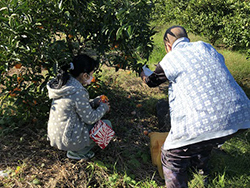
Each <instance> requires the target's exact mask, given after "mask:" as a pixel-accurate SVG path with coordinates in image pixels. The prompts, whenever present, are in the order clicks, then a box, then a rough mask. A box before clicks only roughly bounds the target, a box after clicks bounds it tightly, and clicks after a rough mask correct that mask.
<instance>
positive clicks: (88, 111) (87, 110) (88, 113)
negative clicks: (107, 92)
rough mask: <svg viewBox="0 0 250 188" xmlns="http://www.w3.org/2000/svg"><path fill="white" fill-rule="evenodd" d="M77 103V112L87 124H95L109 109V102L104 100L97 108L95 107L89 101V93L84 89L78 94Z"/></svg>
mask: <svg viewBox="0 0 250 188" xmlns="http://www.w3.org/2000/svg"><path fill="white" fill-rule="evenodd" d="M75 104H76V112H77V114H78V115H79V116H80V118H81V120H82V121H83V122H84V123H86V124H93V123H95V122H96V121H98V120H100V119H101V118H102V117H103V116H104V114H105V113H106V112H107V111H108V110H109V106H108V104H105V103H102V102H101V103H100V105H99V106H98V107H97V108H96V109H93V108H92V107H91V105H90V103H89V95H88V93H87V92H84V91H82V92H79V94H77V95H76V102H75Z"/></svg>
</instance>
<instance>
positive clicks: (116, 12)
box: [0, 0, 250, 188]
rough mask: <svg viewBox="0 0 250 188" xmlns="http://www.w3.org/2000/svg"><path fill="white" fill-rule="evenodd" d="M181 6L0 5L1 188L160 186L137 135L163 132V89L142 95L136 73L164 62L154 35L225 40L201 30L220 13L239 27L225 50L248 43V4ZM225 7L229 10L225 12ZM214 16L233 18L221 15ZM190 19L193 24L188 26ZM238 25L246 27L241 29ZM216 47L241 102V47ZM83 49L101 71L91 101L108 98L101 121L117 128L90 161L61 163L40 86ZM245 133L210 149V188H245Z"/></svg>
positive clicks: (49, 0)
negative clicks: (49, 136) (182, 29)
mask: <svg viewBox="0 0 250 188" xmlns="http://www.w3.org/2000/svg"><path fill="white" fill-rule="evenodd" d="M179 2H180V3H182V4H174V3H177V1H171V2H170V1H164V0H159V1H132V0H131V1H130V0H127V1H120V0H115V1H108V0H107V1H90V0H87V1H78V0H71V1H69V0H65V1H56V0H39V1H32V0H25V1H24V0H23V1H21V0H19V1H18V0H2V1H0V5H1V6H0V7H1V8H0V20H1V22H0V35H1V37H0V72H1V95H0V97H1V115H0V158H1V161H0V171H1V170H5V171H4V172H6V173H8V177H6V178H2V177H0V187H1V186H3V187H15V186H16V187H65V186H67V187H150V188H151V187H164V180H162V179H161V178H160V177H159V174H158V172H157V168H156V167H154V166H152V165H151V160H150V151H149V138H148V137H147V136H145V135H144V134H143V132H144V130H145V129H147V130H148V129H151V130H152V131H160V132H161V131H162V132H163V131H165V129H164V127H158V123H157V117H156V110H155V105H156V103H157V101H158V100H159V99H162V98H165V97H166V95H167V84H165V85H161V86H160V87H159V88H154V89H151V88H148V87H147V86H146V85H144V84H142V82H141V79H140V78H139V77H138V74H137V73H136V71H139V69H140V67H141V66H142V64H144V63H145V62H146V61H147V62H146V63H147V64H148V65H149V67H150V68H151V69H154V65H155V64H156V63H157V62H159V61H160V60H161V59H162V57H163V56H164V54H165V51H164V46H163V43H162V36H163V34H164V32H165V29H166V28H167V27H168V26H171V25H172V24H173V22H175V24H177V23H180V24H181V23H182V24H185V26H186V27H187V28H189V27H190V28H189V37H190V38H191V41H197V40H204V41H206V42H209V40H211V39H210V38H209V37H208V36H210V37H212V36H213V35H216V34H217V33H219V34H221V35H223V34H224V33H223V32H224V30H225V27H224V26H223V27H224V28H223V27H220V28H219V31H220V32H215V33H213V32H210V31H207V30H211V31H212V30H214V31H215V30H216V29H217V28H216V27H215V26H216V24H217V25H219V26H220V25H221V19H222V18H221V16H223V15H227V16H225V17H224V18H225V19H224V18H223V19H224V20H223V19H222V20H223V23H225V24H226V23H227V22H228V23H231V24H232V26H233V27H230V26H229V25H228V29H229V30H230V29H231V30H232V29H233V28H238V30H237V29H236V30H235V29H233V31H229V30H228V32H229V34H232V36H231V38H230V37H228V40H232V42H231V43H232V44H234V43H235V41H234V40H236V41H239V39H240V38H241V37H242V36H244V39H242V40H245V39H247V37H248V36H249V35H248V33H249V32H248V30H249V29H248V28H249V18H248V17H247V14H249V12H248V11H249V9H248V7H249V1H235V0H231V1H228V0H227V1H222V2H219V1H198V2H197V3H194V1H190V7H187V6H186V4H185V3H186V1H179ZM179 2H178V3H179ZM223 3H227V5H229V4H230V5H231V6H229V7H224V6H223ZM214 4H216V6H214ZM174 5H175V7H174V8H173V9H170V7H171V6H174ZM192 7H193V10H192ZM216 7H217V9H218V10H216V11H217V12H216V13H214V12H213V11H214V8H216ZM235 7H237V9H236V8H235ZM239 7H240V8H239ZM238 8H239V9H238ZM219 9H221V10H224V9H226V10H228V11H229V10H232V11H231V12H230V14H228V13H227V12H224V13H222V12H220V10H219ZM181 10H183V11H184V12H185V14H183V11H181ZM198 10H199V11H200V12H197V14H193V13H192V11H194V12H195V11H198ZM208 10H209V11H208ZM236 10H238V12H237V11H236ZM172 11H177V12H176V13H174V12H172ZM178 11H179V12H178ZM202 11H204V12H203V13H202ZM244 11H245V12H244ZM177 13H181V15H182V16H183V17H185V19H186V20H188V19H190V21H189V23H190V24H187V23H188V21H186V22H185V23H184V22H180V21H178V19H177V18H175V17H178V14H177ZM217 13H218V17H217ZM190 15H192V16H190ZM209 15H210V16H209ZM234 15H236V16H237V15H238V17H234ZM179 16H180V15H179ZM230 16H231V17H230ZM196 18H199V19H203V22H204V23H207V24H211V25H209V27H207V29H205V27H206V24H204V23H203V22H201V21H200V20H199V19H196ZM214 18H217V20H214ZM241 18H244V19H241ZM245 18H246V19H245ZM206 19H208V20H210V21H211V22H207V21H206ZM167 20H171V23H167V22H166V21H167ZM192 20H193V21H195V22H197V23H195V24H193V25H192V24H191V23H192ZM230 20H231V21H230ZM244 20H245V21H244ZM199 21H200V22H199ZM229 21H230V22H229ZM213 22H215V23H216V24H213ZM243 22H244V24H245V25H241V24H243ZM162 23H163V27H159V26H160V25H162ZM202 23H203V24H202ZM233 23H234V24H235V26H234V24H233ZM199 24H202V27H201V29H203V30H204V31H203V32H201V31H197V32H196V31H195V28H196V27H194V26H195V25H199ZM154 26H156V27H155V28H154ZM213 27H215V28H213ZM242 27H244V28H246V29H243V30H242ZM211 28H213V29H211ZM222 28H223V29H222ZM192 29H193V30H194V31H193V32H194V34H193V33H191V31H192ZM205 30H206V32H205ZM156 31H157V33H156V34H155V32H156ZM236 31H237V32H236ZM209 32H210V33H209ZM237 36H238V37H237ZM216 37H217V35H216ZM216 37H215V38H216ZM226 37H227V36H226ZM234 37H235V38H234ZM223 41H224V40H223V38H222V37H221V36H220V37H217V38H216V40H215V47H216V48H217V49H218V50H219V51H220V53H222V54H223V55H224V56H225V59H226V64H227V66H228V67H229V70H230V72H231V73H232V74H233V76H234V77H235V79H236V81H237V82H238V83H239V84H240V85H241V86H242V88H243V89H244V91H245V92H246V94H247V95H248V97H249V96H250V85H249V84H250V82H249V80H250V66H249V60H247V59H246V55H245V52H246V48H247V49H248V46H246V47H244V46H241V44H244V45H245V44H246V42H242V43H241V44H237V45H235V46H234V47H232V46H233V45H227V44H226V43H223ZM227 47H230V48H228V49H227ZM242 48H243V49H242ZM152 50H153V51H152ZM237 50H239V51H237ZM151 51H152V53H151ZM82 52H84V53H88V54H90V55H91V56H93V57H95V58H97V59H98V60H99V61H100V62H101V63H102V64H103V66H102V67H101V70H100V73H101V74H99V75H96V82H95V83H93V84H92V85H91V87H90V88H88V89H89V91H90V93H91V95H92V96H94V95H98V94H105V95H107V96H108V97H109V99H110V103H111V111H110V113H109V114H107V116H106V117H105V118H107V119H110V120H111V122H112V123H113V124H114V125H115V126H114V129H115V131H116V137H115V139H114V140H113V141H112V143H111V144H110V145H109V146H108V148H107V149H106V150H102V151H100V150H98V148H96V158H95V159H94V160H93V161H90V162H84V161H77V162H76V161H72V160H69V159H67V158H66V157H65V152H64V151H59V150H57V149H55V148H52V147H50V146H49V144H48V141H47V140H46V121H47V117H48V111H49V107H50V101H49V100H48V97H47V91H46V83H47V81H48V79H50V78H51V77H52V76H54V75H55V73H56V72H57V69H58V67H59V66H61V65H62V64H64V63H68V62H70V61H71V58H72V57H73V55H75V54H77V53H82ZM131 70H135V71H131ZM249 135H250V134H249V131H248V132H246V133H244V134H241V135H238V136H237V137H235V138H234V139H232V140H230V141H228V142H226V144H224V145H223V147H222V149H220V150H215V151H213V153H212V161H211V164H210V166H211V177H210V182H209V185H208V187H249V186H250V174H249V168H250V166H249V164H250V161H249V151H250V150H249V148H250V144H249V142H250V138H249ZM189 185H190V187H204V186H203V183H202V177H200V176H197V175H196V174H193V175H192V178H191V180H190V181H189Z"/></svg>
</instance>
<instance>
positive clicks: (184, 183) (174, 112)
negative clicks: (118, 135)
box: [141, 26, 250, 188]
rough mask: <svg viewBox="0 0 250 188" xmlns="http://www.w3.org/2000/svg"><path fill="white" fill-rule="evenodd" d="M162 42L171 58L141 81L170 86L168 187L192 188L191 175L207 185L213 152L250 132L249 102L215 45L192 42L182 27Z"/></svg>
mask: <svg viewBox="0 0 250 188" xmlns="http://www.w3.org/2000/svg"><path fill="white" fill-rule="evenodd" d="M163 42H164V46H165V50H166V52H167V54H166V55H165V56H164V58H163V59H162V61H161V62H160V63H159V64H158V65H157V66H156V69H155V70H154V72H153V73H152V74H150V75H146V74H145V73H144V72H142V73H141V77H142V80H143V81H144V82H145V83H146V84H147V85H148V86H149V87H156V86H158V85H160V84H161V83H164V82H165V81H167V80H168V81H169V89H168V94H169V95H168V98H169V106H170V117H171V130H170V132H169V134H168V136H167V138H166V140H165V142H164V145H163V147H162V151H161V162H162V168H163V174H164V178H165V183H166V186H167V187H168V188H179V187H181V188H183V187H188V172H189V170H190V169H191V170H193V171H194V170H195V172H199V173H200V174H201V175H203V176H204V183H205V184H206V183H207V180H208V175H209V165H208V161H209V158H210V154H211V151H212V149H213V148H214V147H218V145H221V144H223V143H224V142H225V141H226V140H228V139H230V138H232V137H233V136H235V135H236V134H238V133H239V132H242V131H244V130H246V129H249V128H250V100H249V99H248V97H247V96H246V94H245V93H244V91H243V90H242V89H241V88H240V86H239V85H238V84H237V83H236V81H235V80H234V78H233V77H232V75H231V74H230V72H229V70H228V69H227V67H226V65H225V62H224V57H223V56H222V55H221V54H219V53H218V52H217V51H216V50H215V49H214V48H213V47H212V46H211V45H210V44H207V43H204V42H201V41H199V42H190V41H189V39H188V35H187V32H186V30H185V29H184V28H183V27H181V26H172V27H170V28H168V29H167V30H166V32H165V34H164V37H163Z"/></svg>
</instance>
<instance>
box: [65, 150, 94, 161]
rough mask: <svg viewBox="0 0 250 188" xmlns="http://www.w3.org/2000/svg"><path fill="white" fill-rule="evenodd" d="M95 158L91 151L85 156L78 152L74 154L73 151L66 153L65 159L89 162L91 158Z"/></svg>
mask: <svg viewBox="0 0 250 188" xmlns="http://www.w3.org/2000/svg"><path fill="white" fill-rule="evenodd" d="M94 156H95V153H94V152H93V151H89V152H88V153H85V154H81V153H78V152H74V151H67V157H68V158H70V159H76V160H81V159H84V160H86V161H87V160H89V159H91V158H93V157H94Z"/></svg>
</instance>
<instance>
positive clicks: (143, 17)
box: [0, 0, 155, 122]
mask: <svg viewBox="0 0 250 188" xmlns="http://www.w3.org/2000/svg"><path fill="white" fill-rule="evenodd" d="M0 7H1V8H0V20H1V21H0V28H1V29H0V74H1V77H0V86H1V95H2V97H1V103H2V105H3V104H4V105H3V108H2V109H1V114H2V117H8V115H9V113H8V112H9V110H8V109H9V108H11V109H12V111H11V113H12V112H13V111H14V114H15V115H16V117H20V119H22V121H23V122H25V121H26V120H27V121H28V120H29V119H30V117H31V116H32V117H36V118H38V119H39V118H40V119H44V118H42V117H44V116H47V112H48V108H49V106H50V101H49V100H48V97H47V91H46V89H45V88H46V83H47V82H48V80H49V79H50V78H51V77H52V76H53V75H55V74H56V72H57V70H58V67H59V66H61V65H63V64H66V63H69V62H70V61H71V60H72V57H73V56H74V55H77V54H80V53H88V54H90V55H91V56H94V57H95V58H96V59H97V60H98V61H100V63H101V64H106V65H108V66H113V67H116V68H117V69H119V68H123V69H130V70H135V71H138V70H139V68H140V67H141V64H139V63H138V59H147V58H148V57H149V54H150V52H151V51H152V49H153V42H152V36H153V35H154V34H155V31H154V29H153V28H151V27H150V25H149V19H150V13H151V10H152V7H153V4H152V3H151V1H148V0H99V1H96V0H85V1H82V0H39V1H33V0H1V1H0ZM18 77H21V78H22V79H20V78H19V79H17V78H18ZM17 87H18V88H19V89H20V91H18V95H14V96H13V97H10V93H11V91H13V90H14V89H15V88H17ZM6 101H8V102H6ZM23 101H25V103H24V102H23ZM28 101H31V102H30V103H29V102H28ZM32 101H36V104H35V105H34V103H33V102H32ZM8 104H9V105H8ZM12 114H13V113H12ZM16 121H17V122H20V121H19V119H18V118H17V119H16Z"/></svg>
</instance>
